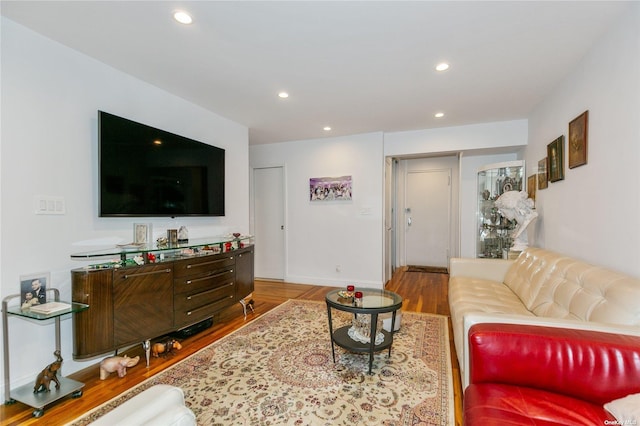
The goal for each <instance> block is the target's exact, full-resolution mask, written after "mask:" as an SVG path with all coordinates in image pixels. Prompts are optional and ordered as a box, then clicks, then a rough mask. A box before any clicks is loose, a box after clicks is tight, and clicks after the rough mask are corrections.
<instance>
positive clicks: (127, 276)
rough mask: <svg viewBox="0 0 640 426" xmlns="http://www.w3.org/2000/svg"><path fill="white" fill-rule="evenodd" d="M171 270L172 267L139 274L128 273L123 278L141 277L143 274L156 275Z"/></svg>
mask: <svg viewBox="0 0 640 426" xmlns="http://www.w3.org/2000/svg"><path fill="white" fill-rule="evenodd" d="M169 272H171V269H168V268H167V269H163V270H161V271H149V272H138V273H137V274H128V275H125V276H123V277H122V278H123V279H125V280H126V279H127V278H133V277H141V276H143V275H154V274H168V273H169Z"/></svg>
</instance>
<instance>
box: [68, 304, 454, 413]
mask: <svg viewBox="0 0 640 426" xmlns="http://www.w3.org/2000/svg"><path fill="white" fill-rule="evenodd" d="M325 303H326V302H324V301H318V300H304V299H288V300H287V301H285V302H283V303H281V304H280V305H278V306H276V307H274V308H272V309H270V310H269V311H267V312H265V313H263V314H262V315H259V316H256V317H255V318H254V319H252V320H251V321H248V322H247V323H245V324H243V325H242V326H241V327H239V328H237V329H235V330H233V331H232V332H230V333H229V334H227V335H225V336H222V337H221V338H220V339H218V340H215V341H213V342H211V343H210V344H208V345H206V346H204V347H203V348H201V349H199V350H198V351H196V352H194V353H192V354H191V355H189V356H188V357H186V358H185V359H183V360H180V361H178V362H177V363H175V364H173V365H171V366H170V367H167V368H165V369H164V370H161V371H159V372H157V373H155V374H154V375H152V376H150V377H147V378H146V379H145V380H143V381H142V382H140V383H138V384H137V385H135V386H132V387H130V388H129V389H127V390H125V391H123V392H121V393H120V394H118V395H116V396H114V397H113V398H111V399H109V400H108V401H105V402H104V403H102V404H100V405H99V406H97V407H94V408H93V409H91V410H89V411H86V412H85V413H83V414H82V415H81V416H78V417H77V418H75V419H74V420H72V421H70V422H68V423H65V424H64V426H71V425H73V424H75V423H77V422H79V421H82V419H84V418H87V417H89V416H91V415H92V414H93V413H95V412H96V411H99V410H101V409H103V408H104V407H105V406H107V405H109V404H111V403H112V402H113V401H114V400H117V399H119V398H122V397H124V396H125V395H126V394H128V393H134V391H135V390H137V389H138V388H140V387H143V386H145V385H146V384H147V383H148V382H150V381H152V380H155V379H156V378H157V376H159V375H161V374H165V373H168V372H170V371H172V370H173V369H175V368H179V366H180V364H181V363H182V362H184V361H185V360H187V359H189V358H191V357H195V356H197V355H198V354H200V353H202V352H204V351H207V350H208V349H209V348H210V347H211V346H212V345H216V344H220V343H222V342H224V341H225V340H229V339H231V338H232V337H233V336H234V335H235V334H236V333H240V332H242V330H243V329H244V328H246V327H249V326H250V325H252V324H253V323H255V322H256V321H258V320H262V319H263V318H266V317H269V316H273V315H275V314H277V313H278V312H279V311H280V310H283V309H285V308H287V307H288V306H289V305H295V304H300V305H304V304H313V305H325ZM400 312H402V315H414V316H417V317H435V318H440V319H442V320H444V325H443V330H442V331H443V340H444V342H442V347H443V348H444V351H445V356H444V359H445V366H444V367H445V368H446V369H447V372H448V374H446V377H447V381H448V383H447V389H448V390H449V396H448V400H449V404H450V409H449V410H448V414H449V423H448V424H451V425H453V424H455V413H454V408H453V407H454V395H453V370H452V365H451V350H450V342H449V327H448V316H446V315H440V314H433V313H425V312H415V311H403V310H401V311H400ZM134 396H135V395H134ZM132 397H133V396H132ZM127 400H128V399H127Z"/></svg>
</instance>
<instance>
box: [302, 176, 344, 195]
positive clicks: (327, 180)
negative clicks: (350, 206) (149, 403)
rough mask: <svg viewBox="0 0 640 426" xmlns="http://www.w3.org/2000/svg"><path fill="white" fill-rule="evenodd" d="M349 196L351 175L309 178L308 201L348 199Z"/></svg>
mask: <svg viewBox="0 0 640 426" xmlns="http://www.w3.org/2000/svg"><path fill="white" fill-rule="evenodd" d="M351 196H352V193H351V176H340V177H320V178H311V179H309V200H310V201H349V200H351Z"/></svg>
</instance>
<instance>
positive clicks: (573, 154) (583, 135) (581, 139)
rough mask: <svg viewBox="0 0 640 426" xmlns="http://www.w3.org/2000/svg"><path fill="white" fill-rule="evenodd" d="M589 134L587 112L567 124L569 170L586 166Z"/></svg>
mask: <svg viewBox="0 0 640 426" xmlns="http://www.w3.org/2000/svg"><path fill="white" fill-rule="evenodd" d="M588 133H589V111H585V112H583V113H582V114H580V115H579V116H577V117H576V118H574V119H573V120H571V122H570V123H569V143H568V145H567V150H568V151H569V168H570V169H573V168H574V167H578V166H582V165H584V164H587V139H588Z"/></svg>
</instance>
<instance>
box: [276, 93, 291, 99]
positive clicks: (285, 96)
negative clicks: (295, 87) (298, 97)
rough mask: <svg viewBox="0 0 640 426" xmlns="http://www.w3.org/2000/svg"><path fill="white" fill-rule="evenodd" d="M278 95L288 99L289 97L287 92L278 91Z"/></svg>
mask: <svg viewBox="0 0 640 426" xmlns="http://www.w3.org/2000/svg"><path fill="white" fill-rule="evenodd" d="M278 97H280V98H282V99H286V98H288V97H289V94H288V93H287V92H280V93H278Z"/></svg>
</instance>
